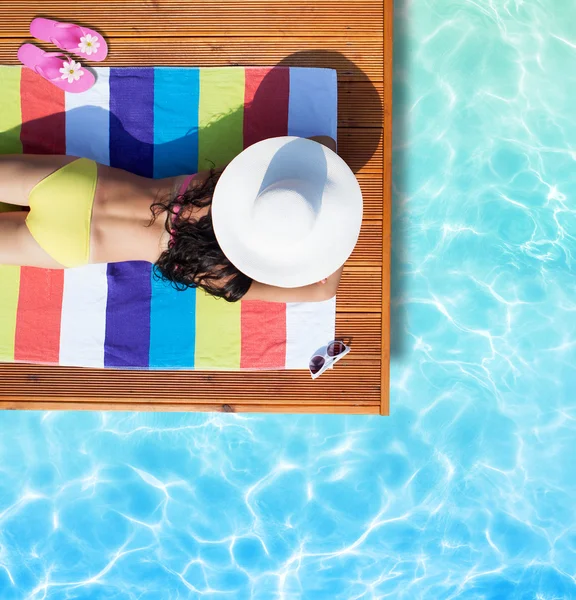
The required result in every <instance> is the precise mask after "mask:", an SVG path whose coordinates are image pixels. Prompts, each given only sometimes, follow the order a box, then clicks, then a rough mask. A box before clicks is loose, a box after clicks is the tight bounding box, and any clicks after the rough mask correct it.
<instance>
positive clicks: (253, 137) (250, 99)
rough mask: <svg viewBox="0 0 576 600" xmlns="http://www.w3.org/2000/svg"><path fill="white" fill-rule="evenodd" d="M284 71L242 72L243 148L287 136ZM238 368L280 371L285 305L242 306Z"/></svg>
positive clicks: (286, 71) (287, 75) (287, 76)
mask: <svg viewBox="0 0 576 600" xmlns="http://www.w3.org/2000/svg"><path fill="white" fill-rule="evenodd" d="M289 86H290V69H289V68H288V67H276V68H252V69H247V70H246V89H245V98H244V101H245V108H244V147H245V148H247V147H248V146H251V145H252V144H255V143H257V142H260V141H261V140H264V139H267V138H270V137H278V136H283V135H288V97H289ZM241 330H242V331H258V335H244V336H242V352H241V357H242V358H241V361H240V368H242V369H262V368H283V367H284V363H285V360H286V305H285V304H282V303H279V302H242V314H241Z"/></svg>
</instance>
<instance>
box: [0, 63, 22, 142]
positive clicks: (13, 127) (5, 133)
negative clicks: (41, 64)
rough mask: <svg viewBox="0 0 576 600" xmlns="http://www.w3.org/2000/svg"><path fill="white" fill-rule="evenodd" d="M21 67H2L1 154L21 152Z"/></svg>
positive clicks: (0, 104) (0, 102) (0, 70)
mask: <svg viewBox="0 0 576 600" xmlns="http://www.w3.org/2000/svg"><path fill="white" fill-rule="evenodd" d="M21 73H22V69H21V68H20V67H4V68H2V69H0V90H2V93H1V94H0V154H20V153H21V152H22V142H21V141H20V129H21V124H22V111H21V109H20V77H21Z"/></svg>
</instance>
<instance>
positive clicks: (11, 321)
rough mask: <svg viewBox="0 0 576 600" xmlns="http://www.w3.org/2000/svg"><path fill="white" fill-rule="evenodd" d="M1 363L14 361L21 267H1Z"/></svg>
mask: <svg viewBox="0 0 576 600" xmlns="http://www.w3.org/2000/svg"><path fill="white" fill-rule="evenodd" d="M0 281H1V282H2V285H0V361H2V362H11V361H13V360H14V346H15V337H16V314H17V311H18V296H19V290H20V267H13V266H9V265H0Z"/></svg>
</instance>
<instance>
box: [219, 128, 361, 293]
mask: <svg viewBox="0 0 576 600" xmlns="http://www.w3.org/2000/svg"><path fill="white" fill-rule="evenodd" d="M212 221H213V225H214V232H215V234H216V238H217V240H218V243H219V244H220V247H221V248H222V251H223V252H224V254H225V255H226V257H227V258H228V259H229V260H230V262H231V263H232V264H233V265H234V266H235V267H236V268H237V269H239V270H240V271H241V272H242V273H244V274H245V275H248V277H250V278H252V279H253V280H255V281H258V282H260V283H265V284H268V285H274V286H278V287H284V288H292V287H300V286H304V285H309V284H311V283H316V282H318V281H321V280H322V279H324V278H325V277H329V276H330V275H332V273H334V272H335V271H337V270H338V269H339V268H340V267H341V266H342V265H343V264H344V263H345V262H346V260H347V259H348V257H349V256H350V254H352V251H353V250H354V246H355V245H356V242H357V241H358V236H359V234H360V227H361V225H362V192H361V191H360V185H359V184H358V181H357V179H356V177H355V176H354V173H352V171H351V170H350V167H348V165H347V164H346V163H345V162H344V161H343V160H342V159H341V158H340V157H339V156H338V155H337V154H336V153H335V152H333V151H332V150H330V149H329V148H326V147H325V146H323V145H322V144H320V143H318V142H315V141H313V140H308V139H305V138H299V137H293V136H283V137H276V138H270V139H267V140H263V141H261V142H258V143H256V144H254V145H252V146H250V147H249V148H246V150H244V151H243V152H241V153H240V154H239V155H238V156H236V158H234V159H233V160H232V162H231V163H230V164H229V165H228V166H227V167H226V168H225V169H224V171H223V173H222V175H221V176H220V179H219V180H218V183H217V184H216V187H215V189H214V195H213V198H212Z"/></svg>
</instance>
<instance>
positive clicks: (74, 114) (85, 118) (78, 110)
mask: <svg viewBox="0 0 576 600" xmlns="http://www.w3.org/2000/svg"><path fill="white" fill-rule="evenodd" d="M95 70H96V72H97V76H96V83H95V84H94V85H93V86H92V87H91V88H90V89H89V90H88V91H86V92H83V93H82V94H70V93H66V97H65V101H66V154H68V155H70V156H81V157H83V158H90V159H92V160H95V161H96V162H99V163H100V164H103V165H109V164H110V113H109V109H110V69H108V68H106V67H100V68H98V69H95Z"/></svg>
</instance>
